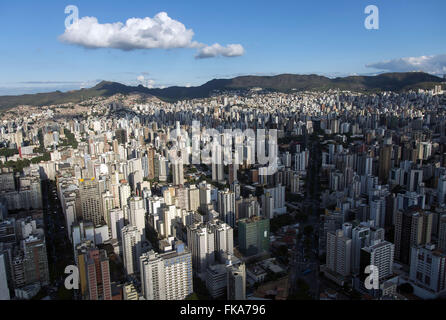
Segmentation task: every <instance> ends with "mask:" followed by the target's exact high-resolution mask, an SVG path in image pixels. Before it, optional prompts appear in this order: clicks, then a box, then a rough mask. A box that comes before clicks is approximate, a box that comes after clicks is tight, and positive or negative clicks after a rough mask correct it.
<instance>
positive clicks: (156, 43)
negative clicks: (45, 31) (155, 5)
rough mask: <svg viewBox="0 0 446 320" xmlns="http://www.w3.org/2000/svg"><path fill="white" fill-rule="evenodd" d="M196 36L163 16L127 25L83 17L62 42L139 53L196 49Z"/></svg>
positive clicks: (64, 36) (164, 13)
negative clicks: (194, 37) (158, 50)
mask: <svg viewBox="0 0 446 320" xmlns="http://www.w3.org/2000/svg"><path fill="white" fill-rule="evenodd" d="M193 36H194V32H193V31H192V29H187V28H186V27H185V26H184V24H182V23H181V22H179V21H176V20H174V19H172V18H170V17H169V16H168V15H167V13H166V12H160V13H158V14H157V15H156V16H155V17H154V18H149V17H146V18H144V19H140V18H131V19H128V20H127V21H126V23H125V24H124V23H122V22H115V23H105V24H101V23H99V22H98V19H97V18H95V17H83V18H81V19H79V20H78V21H77V22H76V23H73V24H72V25H71V26H70V27H68V28H67V29H65V33H64V34H63V35H61V36H60V37H59V39H60V40H61V41H63V42H67V43H70V44H75V45H79V46H82V47H86V48H114V49H121V50H135V49H154V48H162V49H173V48H186V47H194V46H196V43H195V42H193V41H192V38H193Z"/></svg>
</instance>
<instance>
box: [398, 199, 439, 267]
mask: <svg viewBox="0 0 446 320" xmlns="http://www.w3.org/2000/svg"><path fill="white" fill-rule="evenodd" d="M431 233H432V213H429V212H425V211H423V210H421V209H419V208H418V207H411V208H409V209H407V210H405V211H401V210H398V211H397V212H396V214H395V260H397V261H399V262H401V263H404V264H407V265H408V264H409V263H410V254H411V248H412V247H413V246H419V245H423V244H428V243H430V242H431Z"/></svg>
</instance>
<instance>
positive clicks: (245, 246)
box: [238, 216, 270, 256]
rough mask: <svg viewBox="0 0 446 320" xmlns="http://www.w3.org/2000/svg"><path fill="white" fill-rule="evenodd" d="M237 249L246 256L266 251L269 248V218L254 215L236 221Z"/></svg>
mask: <svg viewBox="0 0 446 320" xmlns="http://www.w3.org/2000/svg"><path fill="white" fill-rule="evenodd" d="M238 242H239V250H240V252H242V253H243V254H244V255H246V256H251V255H256V254H259V253H267V252H269V249H270V230H269V219H265V218H262V217H257V216H254V217H252V218H249V219H242V220H240V221H239V222H238Z"/></svg>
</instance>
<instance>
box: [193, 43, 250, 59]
mask: <svg viewBox="0 0 446 320" xmlns="http://www.w3.org/2000/svg"><path fill="white" fill-rule="evenodd" d="M244 54H245V49H244V48H243V46H242V45H240V44H229V45H227V46H226V47H223V46H222V45H220V44H218V43H214V44H213V45H211V46H204V47H202V48H201V49H200V50H199V51H198V53H197V55H196V56H195V58H197V59H205V58H214V57H218V56H223V57H239V56H242V55H244Z"/></svg>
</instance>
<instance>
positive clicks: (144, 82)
mask: <svg viewBox="0 0 446 320" xmlns="http://www.w3.org/2000/svg"><path fill="white" fill-rule="evenodd" d="M136 80H137V82H138V84H140V85H143V86H144V87H146V88H149V89H152V88H153V87H154V86H155V80H152V79H147V80H146V78H145V77H144V76H143V75H140V76H138V77H137V78H136Z"/></svg>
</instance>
